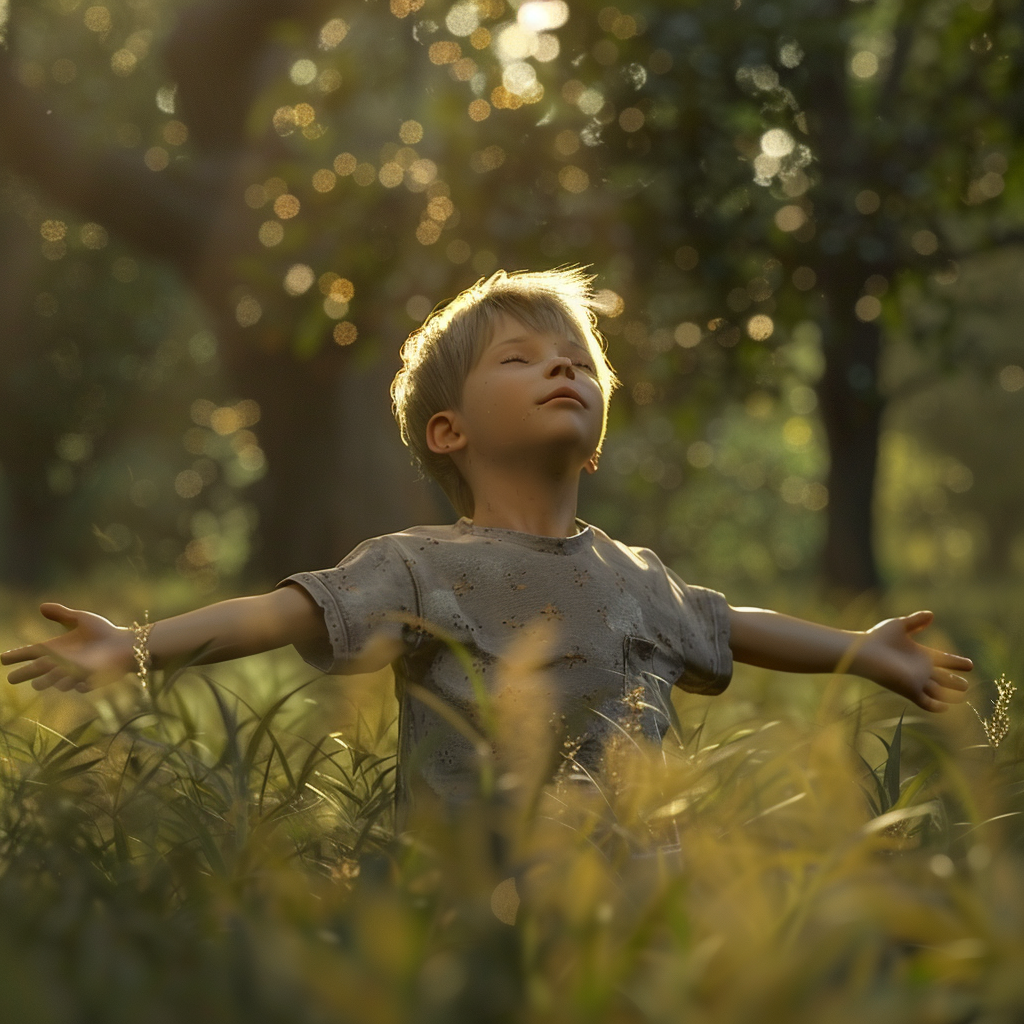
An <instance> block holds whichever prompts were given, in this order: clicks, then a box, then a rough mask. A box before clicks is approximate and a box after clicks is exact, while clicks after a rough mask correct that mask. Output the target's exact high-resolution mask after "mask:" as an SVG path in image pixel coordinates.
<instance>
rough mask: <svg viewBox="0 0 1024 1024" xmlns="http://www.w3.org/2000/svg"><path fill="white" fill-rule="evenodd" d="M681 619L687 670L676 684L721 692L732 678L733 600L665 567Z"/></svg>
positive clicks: (704, 690) (703, 692)
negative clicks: (731, 617)
mask: <svg viewBox="0 0 1024 1024" xmlns="http://www.w3.org/2000/svg"><path fill="white" fill-rule="evenodd" d="M665 573H666V575H667V576H668V581H669V585H670V586H671V588H672V591H673V597H674V598H675V600H676V602H677V607H678V609H679V620H680V633H679V635H680V639H681V642H682V647H683V651H682V653H683V664H684V668H683V674H682V675H681V676H680V677H679V679H677V680H676V685H677V686H679V687H681V688H682V689H684V690H687V691H689V692H690V693H702V694H707V695H709V696H714V695H715V694H718V693H721V692H722V691H723V690H724V689H725V688H726V687H727V686H728V685H729V682H730V680H731V679H732V648H731V647H730V646H729V603H728V602H727V601H726V599H725V595H724V594H720V593H719V592H718V591H717V590H708V589H706V588H705V587H694V586H691V585H690V584H689V583H684V582H683V581H682V580H681V579H680V578H679V576H678V575H677V574H676V573H675V572H673V571H672V570H671V569H669V568H668V566H666V567H665Z"/></svg>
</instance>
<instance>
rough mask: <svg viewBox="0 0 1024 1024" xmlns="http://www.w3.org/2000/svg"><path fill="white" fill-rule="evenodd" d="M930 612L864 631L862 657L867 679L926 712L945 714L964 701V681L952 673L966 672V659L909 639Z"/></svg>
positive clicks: (916, 613) (930, 616)
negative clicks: (866, 665)
mask: <svg viewBox="0 0 1024 1024" xmlns="http://www.w3.org/2000/svg"><path fill="white" fill-rule="evenodd" d="M932 618H933V616H932V613H931V612H915V613H914V614H913V615H905V616H903V617H901V618H898V619H887V620H886V621H885V622H880V623H879V624H878V625H877V626H874V627H873V628H872V629H870V630H868V638H867V642H866V644H865V650H864V654H865V656H866V657H867V658H868V659H869V660H870V662H871V664H872V667H873V669H874V671H873V672H872V673H871V678H873V679H875V681H876V682H878V683H880V684H881V685H882V686H885V687H887V688H888V689H890V690H893V691H894V692H896V693H898V694H900V695H901V696H903V697H906V698H908V699H909V700H912V701H913V702H914V703H915V704H917V705H918V706H919V707H922V708H924V709H925V710H926V711H945V710H946V708H947V707H948V706H949V705H950V704H958V703H960V702H961V701H963V700H964V699H965V696H964V692H965V691H966V690H967V680H966V679H964V678H963V677H962V676H959V675H956V674H955V673H954V672H953V671H952V670H953V669H959V670H960V671H970V669H971V668H972V667H973V666H972V664H971V661H970V659H969V658H963V657H961V656H960V655H957V654H948V653H946V652H945V651H940V650H937V649H935V648H933V647H925V646H924V645H923V644H919V643H917V641H915V640H914V639H913V636H912V634H914V633H917V632H919V631H920V630H922V629H924V628H925V627H926V626H928V625H929V624H930V623H931V621H932Z"/></svg>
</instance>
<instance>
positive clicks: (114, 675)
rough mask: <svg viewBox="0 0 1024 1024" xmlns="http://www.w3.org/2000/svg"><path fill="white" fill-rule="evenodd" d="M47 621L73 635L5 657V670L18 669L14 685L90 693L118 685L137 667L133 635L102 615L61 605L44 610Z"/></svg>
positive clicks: (0, 661) (16, 650) (45, 606)
mask: <svg viewBox="0 0 1024 1024" xmlns="http://www.w3.org/2000/svg"><path fill="white" fill-rule="evenodd" d="M39 610H40V611H41V612H42V613H43V615H44V616H45V617H46V618H48V619H51V620H52V621H54V622H59V623H60V624H61V625H62V626H64V628H65V629H67V630H68V632H66V633H64V634H62V635H61V636H56V637H54V638H53V639H52V640H47V641H46V643H41V644H30V645H28V646H27V647H16V648H14V650H11V651H5V652H4V653H3V654H0V664H3V665H16V664H18V663H19V662H22V663H23V664H22V665H21V667H20V668H16V669H15V670H14V671H13V672H11V673H10V674H9V675H8V676H7V679H8V681H9V682H12V683H24V682H27V681H28V680H30V679H31V680H32V686H33V688H34V689H36V690H45V689H46V688H47V687H49V686H53V687H55V688H56V689H58V690H78V691H79V692H85V691H86V690H89V689H91V688H92V687H93V686H98V685H101V684H103V683H106V682H112V681H113V680H115V679H119V678H120V677H121V676H123V675H124V674H125V673H126V672H129V671H131V669H132V667H133V665H134V655H133V653H132V648H133V646H134V634H133V633H132V631H131V630H130V629H126V628H123V627H120V626H115V625H114V624H113V623H112V622H110V621H109V620H108V619H105V618H103V616H102V615H95V614H93V613H92V612H86V611H76V610H75V609H73V608H65V607H64V605H62V604H54V603H52V602H47V603H46V604H43V605H40V607H39Z"/></svg>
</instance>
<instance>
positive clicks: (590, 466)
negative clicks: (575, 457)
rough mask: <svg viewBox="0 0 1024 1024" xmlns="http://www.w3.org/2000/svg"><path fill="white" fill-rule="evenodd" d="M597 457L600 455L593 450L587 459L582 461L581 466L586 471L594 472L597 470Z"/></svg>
mask: <svg viewBox="0 0 1024 1024" xmlns="http://www.w3.org/2000/svg"><path fill="white" fill-rule="evenodd" d="M599 458H600V455H599V454H598V453H597V452H594V454H593V455H591V456H590V458H589V459H587V461H586V462H584V463H583V468H584V469H585V470H586V471H587V472H588V473H596V472H597V460H598V459H599Z"/></svg>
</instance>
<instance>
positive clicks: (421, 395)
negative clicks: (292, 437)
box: [391, 267, 618, 516]
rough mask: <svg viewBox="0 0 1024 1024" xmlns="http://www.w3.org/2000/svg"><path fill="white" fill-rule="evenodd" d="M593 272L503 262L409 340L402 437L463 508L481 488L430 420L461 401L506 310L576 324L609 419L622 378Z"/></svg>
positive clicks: (571, 327)
mask: <svg viewBox="0 0 1024 1024" xmlns="http://www.w3.org/2000/svg"><path fill="white" fill-rule="evenodd" d="M593 280H594V279H593V277H591V276H590V275H588V274H587V273H585V272H584V270H583V268H581V267H562V268H559V269H557V270H542V271H526V270H523V271H515V272H513V273H506V272H505V271H504V270H499V271H497V272H496V273H494V274H492V275H491V276H490V277H487V278H481V279H480V280H479V281H477V282H476V284H474V285H473V286H472V287H470V288H467V289H466V290H465V291H463V292H460V293H459V294H458V295H457V296H455V298H454V299H452V300H451V301H450V302H449V303H447V304H446V305H444V306H443V307H441V308H439V309H436V310H435V311H434V312H433V313H431V315H430V316H429V317H427V319H426V320H425V321H424V322H423V324H422V326H420V327H419V328H417V329H416V330H415V331H413V332H412V334H410V335H409V337H408V338H407V339H406V341H405V344H404V345H403V346H402V368H401V369H400V370H399V371H398V373H397V375H396V376H395V379H394V381H393V382H392V385H391V397H392V400H393V402H394V413H395V419H396V420H398V425H399V428H400V429H401V431H402V440H403V441H404V442H405V444H406V445H407V446H408V447H409V449H410V450H411V451H412V454H413V458H414V459H415V461H416V462H417V463H418V464H419V466H420V468H421V469H422V470H423V472H425V473H426V474H427V475H428V476H431V477H433V478H434V479H435V480H436V481H437V482H438V483H439V484H440V485H441V487H442V489H443V490H444V492H445V494H446V495H447V496H448V499H449V500H450V501H451V503H452V505H453V506H454V507H455V511H456V512H457V513H458V514H459V515H462V516H472V514H473V494H472V492H471V491H470V489H469V485H468V484H467V483H466V481H465V480H464V479H463V477H462V474H461V473H460V472H459V471H458V468H457V467H456V465H455V463H454V462H453V461H452V459H451V457H450V456H448V455H443V454H440V453H438V452H432V451H431V450H430V448H428V447H427V423H428V422H429V421H430V418H431V417H432V416H433V415H434V414H435V413H438V412H443V411H444V410H445V409H458V408H459V407H460V406H461V404H462V390H463V386H464V384H465V382H466V377H467V376H468V375H469V372H470V370H472V369H473V367H474V366H475V365H476V364H477V362H478V361H479V359H480V356H481V355H483V352H484V350H485V349H486V348H487V346H488V345H489V344H490V343H491V339H492V338H493V336H494V328H495V325H496V322H497V320H498V317H499V316H500V315H501V314H502V313H506V314H508V315H509V316H511V317H513V318H515V319H516V320H518V321H519V322H520V323H522V324H523V325H524V326H526V327H528V328H530V329H531V330H535V331H552V332H556V333H558V332H563V331H568V332H569V333H570V334H571V335H572V336H573V337H574V338H576V340H577V341H579V342H580V343H581V344H583V345H585V346H586V348H587V350H588V351H589V352H590V355H591V357H592V358H593V360H594V367H595V369H596V372H597V383H598V386H599V387H600V389H601V393H602V394H603V395H604V399H605V402H604V406H605V420H606V422H607V410H608V399H609V397H610V396H611V393H612V391H613V390H614V389H615V386H616V385H617V383H618V381H617V379H616V377H615V371H614V370H613V369H612V366H611V364H610V363H609V362H608V357H607V356H606V355H605V349H604V341H603V338H602V337H601V334H600V332H599V331H598V329H597V316H596V314H595V308H596V302H595V298H594V293H593V291H592V289H591V283H592V282H593ZM606 422H605V423H604V424H602V427H601V440H600V441H599V442H598V451H600V449H601V443H602V442H603V441H604V433H605V425H606Z"/></svg>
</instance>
